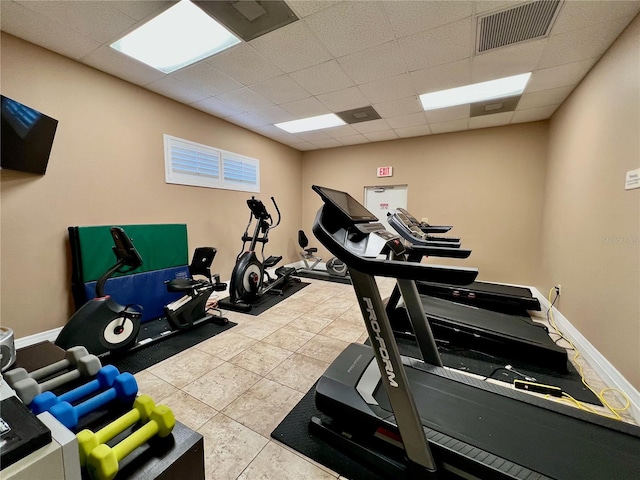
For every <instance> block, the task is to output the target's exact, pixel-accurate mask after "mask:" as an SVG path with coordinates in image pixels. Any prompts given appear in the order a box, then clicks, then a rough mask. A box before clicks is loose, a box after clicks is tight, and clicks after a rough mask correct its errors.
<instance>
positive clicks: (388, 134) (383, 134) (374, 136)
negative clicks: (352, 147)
mask: <svg viewBox="0 0 640 480" xmlns="http://www.w3.org/2000/svg"><path fill="white" fill-rule="evenodd" d="M363 135H364V136H365V137H366V138H367V140H369V141H371V142H385V141H387V140H395V139H396V138H398V135H396V132H394V131H393V130H382V131H380V132H370V133H363Z"/></svg>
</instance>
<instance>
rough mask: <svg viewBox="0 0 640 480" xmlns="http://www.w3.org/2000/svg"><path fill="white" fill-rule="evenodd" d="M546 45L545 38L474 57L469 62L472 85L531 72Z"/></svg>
mask: <svg viewBox="0 0 640 480" xmlns="http://www.w3.org/2000/svg"><path fill="white" fill-rule="evenodd" d="M546 43H547V39H546V38H545V39H542V40H532V41H529V42H523V43H518V44H516V45H508V46H506V47H502V48H496V49H494V50H490V51H488V52H485V53H481V54H479V55H475V56H474V57H473V59H472V60H471V80H472V83H478V82H485V81H487V80H494V79H496V78H502V77H508V76H510V75H517V74H520V73H526V72H531V71H533V70H534V69H535V68H536V65H538V62H539V61H540V57H541V56H542V53H543V52H544V48H545V45H546Z"/></svg>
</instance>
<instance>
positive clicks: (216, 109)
mask: <svg viewBox="0 0 640 480" xmlns="http://www.w3.org/2000/svg"><path fill="white" fill-rule="evenodd" d="M191 106H192V107H193V108H197V109H198V110H202V111H203V112H206V113H209V114H211V115H214V116H216V117H220V118H225V117H231V116H233V115H238V114H240V113H242V109H241V108H234V107H232V106H231V105H229V104H228V103H226V102H221V101H220V100H218V99H217V98H214V97H209V98H205V99H204V100H200V101H198V102H194V103H192V104H191Z"/></svg>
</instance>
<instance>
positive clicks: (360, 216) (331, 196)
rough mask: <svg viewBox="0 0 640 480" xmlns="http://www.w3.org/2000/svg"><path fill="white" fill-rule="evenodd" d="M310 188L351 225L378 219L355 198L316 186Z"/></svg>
mask: <svg viewBox="0 0 640 480" xmlns="http://www.w3.org/2000/svg"><path fill="white" fill-rule="evenodd" d="M311 188H312V189H313V190H314V191H315V192H317V193H318V195H320V197H321V198H322V199H323V200H324V201H325V202H326V203H328V204H329V205H331V206H332V207H334V208H336V209H338V210H339V211H340V212H342V214H343V215H345V216H346V217H348V218H349V220H351V221H352V222H353V223H367V222H377V221H378V217H376V216H375V215H374V214H373V213H371V212H370V211H369V210H367V209H366V208H364V207H363V206H362V205H361V204H360V203H359V202H358V201H357V200H356V199H355V198H353V197H352V196H351V195H349V194H348V193H346V192H341V191H339V190H333V189H332V188H326V187H320V186H318V185H313V186H312V187H311Z"/></svg>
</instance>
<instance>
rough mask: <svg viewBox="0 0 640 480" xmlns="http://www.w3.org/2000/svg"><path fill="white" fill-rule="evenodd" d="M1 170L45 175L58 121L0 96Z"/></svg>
mask: <svg viewBox="0 0 640 480" xmlns="http://www.w3.org/2000/svg"><path fill="white" fill-rule="evenodd" d="M0 98H1V100H2V108H1V111H2V130H1V131H0V144H1V147H2V153H1V156H0V168H2V169H8V170H18V171H20V172H28V173H36V174H39V175H44V174H45V172H46V171H47V164H48V163H49V154H50V153H51V146H52V145H53V138H54V136H55V134H56V128H57V127H58V121H57V120H55V119H53V118H51V117H49V116H47V115H45V114H43V113H41V112H38V111H37V110H34V109H33V108H30V107H27V106H26V105H23V104H22V103H20V102H17V101H15V100H12V99H10V98H8V97H5V96H4V95H0Z"/></svg>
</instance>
